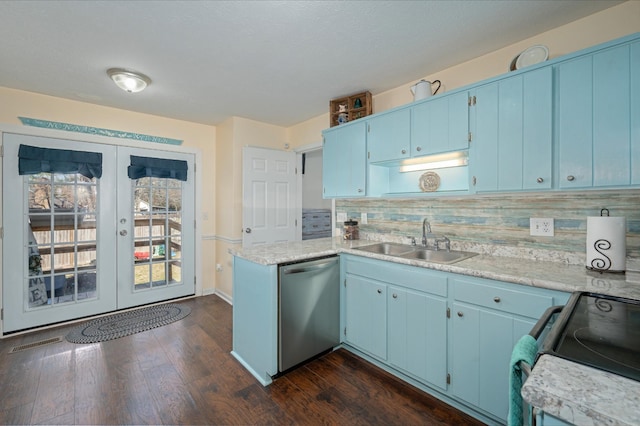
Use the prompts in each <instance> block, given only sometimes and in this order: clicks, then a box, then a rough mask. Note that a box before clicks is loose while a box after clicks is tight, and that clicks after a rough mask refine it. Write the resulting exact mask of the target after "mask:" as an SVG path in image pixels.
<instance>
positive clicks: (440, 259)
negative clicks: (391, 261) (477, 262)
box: [400, 249, 478, 264]
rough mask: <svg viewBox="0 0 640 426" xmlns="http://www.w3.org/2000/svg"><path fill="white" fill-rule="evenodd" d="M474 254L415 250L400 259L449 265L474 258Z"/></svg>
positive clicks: (453, 251)
mask: <svg viewBox="0 0 640 426" xmlns="http://www.w3.org/2000/svg"><path fill="white" fill-rule="evenodd" d="M476 254H478V253H471V252H468V251H455V250H451V251H446V250H430V249H417V250H413V251H411V252H409V253H405V254H403V255H401V256H400V257H403V258H405V259H419V260H426V261H427V262H434V263H445V264H451V263H456V262H459V261H461V260H464V259H468V258H470V257H473V256H475V255H476Z"/></svg>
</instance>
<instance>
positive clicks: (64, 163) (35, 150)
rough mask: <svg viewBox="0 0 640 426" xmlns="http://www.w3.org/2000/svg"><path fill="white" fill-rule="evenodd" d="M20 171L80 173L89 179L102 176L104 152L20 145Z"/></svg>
mask: <svg viewBox="0 0 640 426" xmlns="http://www.w3.org/2000/svg"><path fill="white" fill-rule="evenodd" d="M18 159H19V161H18V172H19V174H21V175H35V174H38V173H42V172H49V173H80V174H81V175H82V176H86V177H87V178H89V179H93V178H94V177H95V178H100V177H101V176H102V154H101V153H99V152H86V151H72V150H68V149H52V148H39V147H36V146H29V145H20V148H19V150H18Z"/></svg>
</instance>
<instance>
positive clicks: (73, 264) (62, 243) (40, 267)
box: [24, 173, 99, 308]
mask: <svg viewBox="0 0 640 426" xmlns="http://www.w3.org/2000/svg"><path fill="white" fill-rule="evenodd" d="M24 179H26V180H27V184H26V185H25V190H26V191H27V194H25V198H27V199H28V209H29V221H28V222H29V223H28V226H27V232H28V240H27V241H28V246H27V251H28V263H29V274H28V275H29V303H28V305H29V306H28V308H34V307H37V306H40V305H43V304H49V305H57V304H61V303H73V302H76V301H79V300H84V299H96V298H97V297H98V292H97V280H96V271H97V267H98V257H97V250H98V244H97V241H98V238H97V228H96V217H97V213H98V187H99V185H98V179H96V178H93V179H89V178H86V177H85V176H82V175H80V174H77V173H74V174H52V173H39V174H37V175H30V176H25V177H24Z"/></svg>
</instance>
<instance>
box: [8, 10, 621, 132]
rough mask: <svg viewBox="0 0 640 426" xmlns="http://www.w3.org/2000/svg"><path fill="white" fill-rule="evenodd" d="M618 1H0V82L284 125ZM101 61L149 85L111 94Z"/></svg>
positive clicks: (115, 103)
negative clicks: (334, 103)
mask: <svg viewBox="0 0 640 426" xmlns="http://www.w3.org/2000/svg"><path fill="white" fill-rule="evenodd" d="M619 3H621V1H612V0H606V1H596V0H585V1H583V0H525V1H516V0H509V1H505V0H498V1H489V0H487V1H472V0H467V1H453V0H451V1H252V2H250V1H97V0H93V1H49V0H47V1H17V0H16V1H14V0H0V86H5V87H9V88H14V89H20V90H26V91H30V92H37V93H43V94H46V95H51V96H56V97H61V98H67V99H74V100H78V101H84V102H91V103H95V104H99V105H105V106H109V107H115V108H120V109H125V110H131V111H138V112H143V113H148V114H154V115H159V116H164V117H171V118H176V119H180V120H187V121H192V122H196V123H203V124H209V125H216V124H219V123H220V122H222V121H223V120H225V119H226V118H228V117H230V116H240V117H245V118H249V119H253V120H258V121H262V122H266V123H271V124H275V125H280V126H291V125H294V124H296V123H299V122H302V121H304V120H307V119H310V118H313V117H316V116H318V115H321V114H323V113H325V112H327V111H328V105H329V100H330V99H332V98H336V97H340V96H344V95H347V94H351V93H355V92H359V91H363V90H369V91H370V92H371V93H372V94H374V95H375V94H377V93H380V92H383V91H385V90H388V89H391V88H394V87H398V86H400V85H403V84H407V83H410V82H412V81H414V80H416V81H417V80H419V79H420V78H422V77H424V76H426V75H429V74H432V73H434V72H437V71H439V70H442V69H445V68H447V67H449V66H452V65H455V64H458V63H461V62H464V61H467V60H469V59H472V58H475V57H477V56H481V55H483V54H486V53H488V52H491V51H494V50H496V49H499V48H502V47H504V46H507V45H510V44H513V43H515V42H518V41H521V40H523V39H526V38H529V37H531V36H533V35H536V34H539V33H542V32H544V31H547V30H549V29H552V28H555V27H558V26H561V25H563V24H566V23H568V22H571V21H574V20H576V19H579V18H582V17H584V16H587V15H590V14H593V13H595V12H598V11H600V10H603V9H606V8H608V7H611V6H615V5H616V4H619ZM111 67H124V68H128V69H132V70H137V71H140V72H143V73H145V74H147V75H148V76H149V77H150V78H151V79H152V81H153V82H152V84H151V85H150V86H149V87H148V88H147V90H145V91H144V92H141V93H138V94H129V93H125V92H123V91H122V90H120V89H118V88H117V87H116V86H115V85H114V84H113V83H112V82H111V80H109V78H108V77H107V75H106V70H107V69H108V68H111ZM38 118H42V117H38Z"/></svg>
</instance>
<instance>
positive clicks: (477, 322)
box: [451, 303, 536, 420]
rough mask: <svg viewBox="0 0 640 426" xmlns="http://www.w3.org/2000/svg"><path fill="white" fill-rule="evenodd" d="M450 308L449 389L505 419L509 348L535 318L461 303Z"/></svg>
mask: <svg viewBox="0 0 640 426" xmlns="http://www.w3.org/2000/svg"><path fill="white" fill-rule="evenodd" d="M452 311H453V315H452V339H451V340H452V343H451V361H452V362H451V371H452V374H451V392H452V394H453V395H455V396H456V397H458V398H460V399H462V400H464V401H466V402H468V403H470V404H472V405H474V406H476V407H478V408H480V409H482V410H484V411H486V412H488V413H491V414H492V415H494V416H496V417H498V418H500V419H503V420H506V419H507V415H508V413H509V361H510V359H511V351H512V350H513V346H514V345H515V344H516V342H517V341H518V339H519V338H520V337H521V336H523V335H525V334H527V333H528V332H529V330H531V328H532V327H533V326H534V325H535V323H536V320H534V319H531V320H525V319H519V318H514V316H513V315H510V314H506V313H502V312H495V311H491V310H489V309H486V308H480V307H476V306H473V305H467V304H462V303H454V304H453V309H452Z"/></svg>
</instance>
